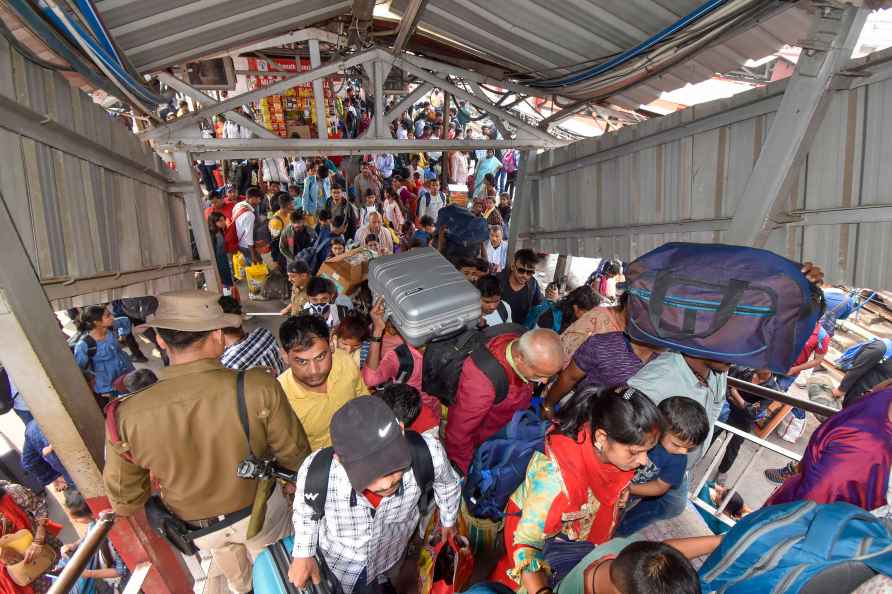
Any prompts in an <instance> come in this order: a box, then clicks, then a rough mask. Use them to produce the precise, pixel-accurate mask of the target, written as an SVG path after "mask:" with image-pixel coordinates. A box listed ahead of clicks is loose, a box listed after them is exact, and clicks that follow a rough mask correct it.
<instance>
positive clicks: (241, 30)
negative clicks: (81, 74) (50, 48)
mask: <svg viewBox="0 0 892 594" xmlns="http://www.w3.org/2000/svg"><path fill="white" fill-rule="evenodd" d="M352 4H353V2H352V0H191V1H188V0H96V2H95V6H96V9H97V10H98V11H99V13H100V15H101V16H102V19H103V21H104V22H105V25H106V26H107V27H108V28H109V30H110V32H111V34H112V37H113V38H114V39H115V41H116V42H117V44H118V46H119V47H120V48H121V49H122V50H124V52H125V53H126V54H127V57H128V58H129V59H130V61H131V63H133V65H134V67H136V68H137V69H138V70H140V71H141V72H150V71H154V70H159V69H162V68H166V67H169V66H174V65H177V64H182V63H184V62H186V61H188V60H191V59H194V58H198V57H200V56H204V55H208V54H212V53H214V52H219V51H223V50H226V49H229V48H232V47H237V46H239V45H243V44H245V43H247V42H251V41H254V40H258V39H263V38H268V37H273V36H275V35H278V34H280V33H284V32H287V31H293V30H295V29H302V28H304V27H308V26H310V25H313V24H316V23H319V22H322V21H326V20H328V19H331V18H333V17H336V16H340V15H342V14H347V13H348V12H349V11H350V8H351V6H352Z"/></svg>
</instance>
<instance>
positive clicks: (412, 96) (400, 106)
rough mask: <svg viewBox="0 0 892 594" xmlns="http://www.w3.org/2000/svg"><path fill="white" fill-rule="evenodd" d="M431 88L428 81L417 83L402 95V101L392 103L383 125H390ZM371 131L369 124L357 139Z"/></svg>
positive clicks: (368, 134)
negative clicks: (406, 93) (414, 87)
mask: <svg viewBox="0 0 892 594" xmlns="http://www.w3.org/2000/svg"><path fill="white" fill-rule="evenodd" d="M432 88H433V85H431V84H429V83H422V84H420V85H418V87H416V89H415V90H414V91H412V92H411V93H409V94H408V95H406V96H405V97H403V99H402V101H400V102H399V103H397V104H396V105H394V106H393V107H392V108H390V110H389V111H388V112H387V113H386V114H384V122H385V125H390V122H392V121H393V120H395V119H397V118H398V117H400V116H401V115H403V112H405V111H406V110H407V109H409V108H410V107H412V106H413V105H415V102H416V101H418V100H419V99H421V98H422V97H424V96H425V95H426V94H427V93H428V92H430V90H431V89H432ZM371 131H372V127H371V126H369V127H368V128H366V129H365V131H364V132H363V133H362V134H360V135H359V136H358V137H357V139H362V138H368V137H369V136H370V133H371Z"/></svg>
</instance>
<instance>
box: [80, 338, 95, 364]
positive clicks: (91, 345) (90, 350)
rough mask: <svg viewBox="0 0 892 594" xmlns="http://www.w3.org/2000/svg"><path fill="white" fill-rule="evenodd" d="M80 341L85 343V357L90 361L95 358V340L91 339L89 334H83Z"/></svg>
mask: <svg viewBox="0 0 892 594" xmlns="http://www.w3.org/2000/svg"><path fill="white" fill-rule="evenodd" d="M81 340H83V341H84V342H85V343H87V357H89V358H90V359H92V358H93V357H95V356H96V339H95V338H93V337H92V336H91V335H90V334H84V336H83V338H82V339H81Z"/></svg>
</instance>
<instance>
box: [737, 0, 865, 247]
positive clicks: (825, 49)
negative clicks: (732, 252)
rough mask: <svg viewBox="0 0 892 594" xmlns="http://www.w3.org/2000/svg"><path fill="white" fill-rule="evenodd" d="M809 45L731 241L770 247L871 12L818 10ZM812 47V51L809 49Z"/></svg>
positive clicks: (751, 178) (755, 170)
mask: <svg viewBox="0 0 892 594" xmlns="http://www.w3.org/2000/svg"><path fill="white" fill-rule="evenodd" d="M815 11H816V12H815V14H814V15H813V17H812V28H811V33H810V36H809V39H808V40H807V41H806V42H805V44H804V45H806V48H805V49H804V50H803V52H802V55H801V57H800V58H799V63H798V64H797V65H796V71H795V73H794V74H793V77H792V78H791V79H790V82H789V83H788V84H787V89H786V91H785V92H784V96H783V98H782V99H781V104H780V107H779V108H778V111H777V114H776V115H775V117H774V122H773V123H772V125H771V129H770V130H769V132H768V136H767V138H766V140H765V144H764V145H763V146H762V150H761V152H760V153H759V158H758V160H757V161H756V165H755V167H754V168H753V171H752V173H751V174H750V176H749V179H748V180H747V183H746V186H745V188H744V190H743V194H742V195H741V196H740V198H739V200H738V201H737V210H736V211H735V213H734V218H733V220H732V221H731V226H730V228H729V229H728V233H727V234H726V241H728V243H734V244H739V245H752V246H757V247H761V246H764V245H765V243H766V242H767V241H768V236H769V235H770V233H771V229H772V227H773V226H774V225H776V219H777V218H778V215H779V211H780V209H781V208H782V206H783V205H782V199H781V198H782V197H783V196H786V195H787V194H788V193H789V191H790V188H791V185H792V183H793V180H794V178H795V176H796V173H797V172H798V170H799V166H800V165H801V164H802V162H803V160H804V159H805V156H806V154H807V153H808V150H809V148H810V147H811V143H812V140H813V139H814V136H815V133H816V132H817V129H818V127H819V126H820V124H821V121H822V120H823V119H824V115H825V114H826V113H827V108H828V107H829V105H830V101H831V98H832V93H831V85H832V82H833V78H834V75H835V74H836V73H837V72H839V71H840V70H841V69H842V68H843V67H844V66H845V64H846V63H847V62H848V61H849V58H850V57H851V55H852V48H853V47H854V46H855V43H856V42H857V40H858V37H859V36H860V34H861V29H862V28H863V27H864V22H865V20H866V19H867V15H868V10H866V9H862V8H857V7H854V6H849V7H848V8H845V9H840V8H835V7H830V6H825V7H818V8H816V9H815ZM809 46H811V47H809Z"/></svg>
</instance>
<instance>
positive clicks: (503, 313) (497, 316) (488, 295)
mask: <svg viewBox="0 0 892 594" xmlns="http://www.w3.org/2000/svg"><path fill="white" fill-rule="evenodd" d="M476 287H477V290H478V291H480V322H479V323H478V324H477V325H478V327H480V328H486V327H487V326H498V325H499V324H505V323H507V322H510V321H511V306H510V305H508V304H507V303H506V302H504V301H502V287H501V285H499V279H497V278H496V277H495V276H493V275H492V274H487V275H486V276H481V277H480V278H479V279H477V283H476Z"/></svg>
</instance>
